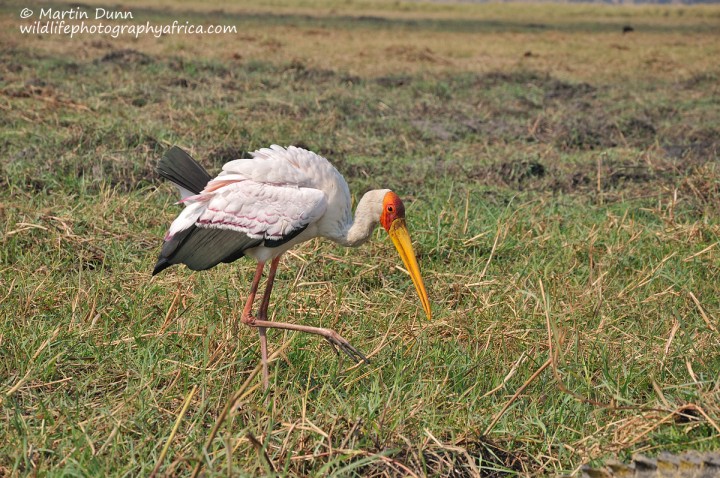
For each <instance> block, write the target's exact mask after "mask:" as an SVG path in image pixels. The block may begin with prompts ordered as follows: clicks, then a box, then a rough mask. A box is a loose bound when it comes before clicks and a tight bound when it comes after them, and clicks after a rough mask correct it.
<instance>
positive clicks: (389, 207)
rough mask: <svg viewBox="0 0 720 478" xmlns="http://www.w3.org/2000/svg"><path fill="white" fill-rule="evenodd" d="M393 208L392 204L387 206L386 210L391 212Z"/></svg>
mask: <svg viewBox="0 0 720 478" xmlns="http://www.w3.org/2000/svg"><path fill="white" fill-rule="evenodd" d="M394 210H395V208H394V207H392V206H388V207H387V212H393V211H394Z"/></svg>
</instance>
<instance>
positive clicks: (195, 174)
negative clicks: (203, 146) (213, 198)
mask: <svg viewBox="0 0 720 478" xmlns="http://www.w3.org/2000/svg"><path fill="white" fill-rule="evenodd" d="M157 172H158V174H160V176H162V177H164V178H165V179H168V180H170V181H172V182H173V183H175V184H176V185H177V186H179V187H181V188H183V189H186V190H187V191H190V192H191V193H193V194H199V193H200V191H202V190H203V189H205V186H206V185H207V183H208V182H210V180H211V179H212V176H210V174H208V172H207V171H206V170H205V168H203V167H202V166H201V165H200V163H198V162H197V161H195V160H194V159H193V158H192V156H190V155H189V154H187V153H186V152H185V151H183V150H182V149H180V148H179V147H177V146H173V147H172V148H170V149H169V150H167V151H166V152H165V155H164V156H163V157H162V158H161V159H160V161H159V162H158V165H157Z"/></svg>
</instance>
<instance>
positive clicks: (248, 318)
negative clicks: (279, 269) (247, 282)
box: [240, 262, 265, 324]
mask: <svg viewBox="0 0 720 478" xmlns="http://www.w3.org/2000/svg"><path fill="white" fill-rule="evenodd" d="M264 268H265V263H264V262H258V265H257V268H256V269H255V276H253V281H252V285H251V286H250V294H248V298H247V301H246V302H245V308H244V309H243V313H242V316H241V317H240V320H241V321H242V323H243V324H252V322H253V321H254V320H255V317H253V316H252V306H253V302H255V294H257V290H258V285H259V284H260V279H262V273H263V269H264Z"/></svg>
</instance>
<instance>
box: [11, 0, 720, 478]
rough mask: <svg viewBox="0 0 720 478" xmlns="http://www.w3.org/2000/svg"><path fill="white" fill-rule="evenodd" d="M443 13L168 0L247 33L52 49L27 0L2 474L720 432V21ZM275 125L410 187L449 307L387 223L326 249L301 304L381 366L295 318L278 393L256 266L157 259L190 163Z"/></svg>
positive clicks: (17, 110)
mask: <svg viewBox="0 0 720 478" xmlns="http://www.w3.org/2000/svg"><path fill="white" fill-rule="evenodd" d="M328 5H330V7H328ZM419 5H420V6H418V5H416V4H414V3H413V4H403V3H400V4H398V5H396V6H395V7H393V8H390V7H388V6H387V5H386V4H384V3H383V4H377V5H376V4H375V3H373V2H370V3H368V4H367V8H368V12H370V13H371V14H372V15H368V16H367V18H365V17H363V18H361V19H358V20H357V21H355V20H353V17H354V16H356V15H357V14H358V11H356V10H355V9H354V8H355V7H353V6H352V5H346V4H341V3H337V4H336V3H334V2H331V3H330V4H328V3H327V2H316V3H313V2H309V3H307V2H306V3H305V4H303V5H302V8H301V9H300V8H299V7H298V10H293V9H292V8H291V6H288V5H285V4H284V3H282V2H278V5H277V6H276V10H272V11H271V12H274V13H275V15H271V16H267V15H262V14H260V13H262V11H258V10H253V9H252V8H249V7H243V6H241V7H238V8H239V10H237V11H235V10H232V9H231V8H230V7H228V6H225V5H223V4H218V6H219V8H220V7H222V8H227V9H228V11H230V12H231V13H229V14H227V15H222V14H218V13H216V12H214V11H212V9H210V10H211V11H209V12H194V13H187V12H192V11H194V10H199V9H201V7H199V6H197V5H195V4H193V3H192V2H186V4H183V7H182V8H181V9H180V10H178V11H171V10H168V11H167V12H162V11H148V12H145V11H144V10H143V11H141V9H140V8H138V10H137V12H139V13H138V15H137V18H136V20H138V21H141V22H142V21H144V19H145V18H149V19H151V20H152V21H155V22H162V21H169V22H171V21H172V20H174V19H178V18H185V17H184V16H183V15H189V16H191V17H192V18H195V19H198V21H205V20H206V19H208V18H209V19H210V20H209V21H211V22H213V23H217V22H221V21H226V22H229V23H235V22H237V23H238V24H242V26H243V32H242V35H241V36H242V39H241V40H240V41H237V42H234V40H232V39H228V38H224V39H221V38H206V37H202V38H200V37H193V38H185V37H172V38H164V39H161V40H155V39H149V38H142V39H140V40H137V41H135V40H132V39H123V38H120V39H110V38H101V39H98V38H78V39H72V40H70V39H55V38H53V39H50V38H37V37H32V38H30V37H26V38H24V37H22V36H20V35H19V34H17V33H16V31H15V29H16V28H17V27H16V25H17V22H18V21H19V20H18V19H17V12H19V10H20V9H21V8H23V7H24V5H19V4H18V5H15V4H13V5H12V6H11V7H0V8H2V9H3V10H2V12H3V15H4V17H3V19H2V23H1V24H0V25H1V26H3V29H2V30H1V31H2V32H3V33H0V38H2V39H3V42H2V45H3V46H2V47H0V109H2V115H0V157H1V158H2V163H1V166H0V186H1V187H0V218H1V219H2V224H3V226H2V229H0V244H1V245H2V247H0V285H1V287H0V357H2V360H0V475H7V476H24V475H40V476H48V475H50V476H55V475H77V476H101V475H108V476H120V475H129V476H144V475H148V474H150V473H151V471H152V470H153V468H154V467H155V466H156V464H157V463H158V461H159V462H160V463H159V467H160V468H159V469H160V471H161V472H162V473H164V474H166V475H167V476H175V475H181V476H188V475H190V474H191V472H192V470H193V469H194V468H196V467H197V466H200V467H201V468H202V471H203V472H204V473H206V476H257V475H272V474H273V471H272V470H275V472H276V474H278V475H281V476H311V475H321V476H324V475H328V476H330V475H332V476H352V475H353V474H354V475H356V476H407V475H413V474H415V475H418V476H424V475H430V476H476V475H477V474H478V473H479V474H481V475H482V476H502V475H505V474H510V475H513V474H515V475H533V476H537V475H555V474H559V473H570V472H572V471H573V470H576V469H577V468H578V467H579V466H580V465H581V464H583V463H592V464H599V463H602V462H603V461H605V460H607V459H609V458H619V459H625V458H628V457H629V456H630V455H632V454H634V453H638V452H642V453H646V454H649V455H653V454H656V453H658V452H659V451H661V450H668V451H672V452H678V451H683V450H688V449H698V450H708V449H717V448H718V447H719V446H720V429H718V424H720V377H718V370H720V353H718V350H720V349H719V348H718V346H719V345H720V333H719V332H718V329H719V328H720V324H719V323H718V317H720V295H719V294H718V286H717V284H718V283H720V277H719V276H720V170H719V169H718V168H719V167H720V166H718V164H719V163H718V159H719V156H718V148H719V146H720V139H719V138H720V114H718V111H720V110H719V109H718V86H717V84H718V83H717V79H718V77H720V70H718V69H717V66H716V65H715V64H714V63H713V61H712V60H711V59H712V58H714V57H715V56H714V54H715V53H716V52H717V49H718V47H717V45H718V44H720V43H718V42H717V39H718V37H717V34H716V33H715V32H717V31H718V30H717V28H714V29H713V28H709V27H708V25H714V26H715V27H716V26H717V23H718V18H720V17H719V16H718V13H717V9H712V8H709V7H705V8H704V9H703V10H695V9H692V8H685V9H684V10H683V11H685V12H686V13H684V14H680V13H678V12H679V11H680V10H677V9H670V8H669V9H667V10H663V9H658V10H657V11H655V10H653V12H654V13H653V14H651V15H650V14H648V10H647V9H630V8H627V9H624V8H623V9H619V10H610V9H605V8H599V7H587V6H583V7H577V8H565V7H563V8H562V9H557V10H554V9H553V7H552V6H533V7H532V8H533V10H534V11H535V12H537V13H538V15H539V16H538V18H540V19H541V20H542V22H543V23H546V24H547V25H548V28H544V29H537V28H530V27H527V25H525V26H524V27H522V31H521V32H510V33H507V30H506V28H505V27H503V25H506V24H507V22H511V21H520V20H513V18H517V14H518V11H517V8H518V7H517V5H507V6H501V5H493V6H491V8H490V9H489V10H487V11H486V12H485V13H483V10H482V9H481V7H480V6H468V5H462V6H452V7H449V8H448V9H446V10H438V9H437V8H436V7H433V6H429V5H425V4H419ZM332 6H335V7H336V8H337V9H336V10H332ZM243 9H245V10H243ZM699 11H700V12H701V13H703V12H704V13H703V14H702V15H700V14H699V13H698V12H699ZM243 12H251V13H253V15H252V16H250V17H247V16H244V13H243ZM613 12H614V13H613ZM617 12H622V14H620V13H617ZM663 12H669V14H668V15H664V14H663ZM143 15H146V16H143ZM384 15H386V16H387V18H388V19H387V20H386V21H384V20H381V19H378V18H380V17H383V16H384ZM577 18H582V22H583V23H582V24H581V26H582V28H580V27H577V28H571V27H570V26H569V25H572V23H573V21H574V19H577ZM521 20H522V18H521ZM474 21H475V22H480V23H479V24H483V25H484V23H482V22H488V23H487V25H495V26H494V27H493V28H489V29H483V28H480V29H479V31H477V30H476V29H475V26H477V25H475V26H473V23H472V22H474ZM492 22H499V23H492ZM503 22H505V23H503ZM625 22H628V23H635V24H647V25H649V26H648V28H646V29H644V30H643V29H638V30H637V31H636V32H634V33H633V34H631V35H627V36H621V34H620V33H617V32H615V34H614V36H612V35H613V33H612V32H613V30H612V28H614V26H620V27H621V26H622V24H623V23H625ZM398 25H401V26H402V25H404V26H402V32H400V33H398V32H395V33H393V31H392V29H393V28H396V27H398ZM448 25H452V28H450V27H448ZM457 25H466V26H467V28H465V29H462V28H461V29H460V31H456V28H455V27H456V26H457ZM468 25H469V26H468ZM498 25H499V26H498ZM609 25H614V26H613V27H611V26H609ZM694 25H695V26H698V28H697V29H694V28H693V26H694ZM495 35H496V36H497V38H496V37H495ZM557 35H562V36H563V38H565V39H566V40H567V42H565V43H562V44H560V45H559V46H558V43H557V41H556V39H557ZM357 37H359V38H360V39H361V40H362V41H358V38H357ZM413 39H414V40H413ZM55 40H57V41H55ZM480 40H484V41H485V43H483V41H480ZM493 40H494V42H493ZM418 41H419V42H421V43H420V46H411V45H413V44H414V42H418ZM233 42H234V43H233ZM323 42H329V43H332V45H329V46H328V48H330V50H329V52H328V53H327V54H325V52H324V51H323V50H322V49H321V46H320V45H322V44H323ZM363 42H366V43H363ZM422 42H425V43H422ZM488 42H489V43H488ZM358 44H359V45H360V46H358ZM363 44H364V45H366V48H364V49H363V47H362V45H363ZM553 44H554V45H556V46H555V47H552V48H555V49H557V50H558V51H557V52H554V51H553V50H552V48H551V47H550V46H548V45H553ZM531 50H532V51H531ZM343 51H345V53H343ZM525 51H531V55H529V56H527V57H525V56H523V53H524V52H525ZM359 52H364V53H363V54H366V55H367V56H364V57H362V56H358V54H359ZM538 52H540V53H539V54H538ZM235 54H237V55H235ZM234 55H235V56H234ZM538 55H539V56H538ZM628 65H641V67H638V68H635V69H632V68H628ZM272 143H277V144H295V145H298V146H304V147H307V148H309V149H312V150H315V151H317V152H318V153H321V154H323V155H325V156H327V157H328V158H329V159H330V160H331V161H333V162H334V164H336V165H337V167H338V168H339V169H340V171H341V172H343V174H344V175H345V177H346V178H347V179H348V182H349V183H350V187H351V190H352V193H353V195H354V197H355V198H358V197H359V196H360V195H361V194H362V193H363V192H364V191H366V190H367V189H370V188H375V187H390V188H393V189H394V190H395V191H396V192H398V193H399V194H400V195H401V196H402V197H403V198H404V199H405V201H406V205H407V214H408V222H409V226H410V229H411V233H412V236H413V239H414V241H415V247H416V252H418V255H419V262H420V265H421V268H422V270H423V275H424V277H425V282H426V285H427V287H428V292H429V294H430V298H431V302H432V304H433V311H434V315H435V317H434V319H433V321H431V322H428V321H427V320H426V319H425V318H424V314H423V311H422V308H421V307H420V306H419V303H418V301H417V298H416V294H415V291H414V289H413V287H412V283H411V282H410V280H409V277H408V276H407V275H406V274H404V273H403V272H402V271H401V270H400V269H398V267H397V266H398V265H399V264H400V261H399V260H398V258H397V257H396V254H395V253H394V251H393V250H392V247H391V246H390V241H389V240H388V239H387V237H386V234H385V233H384V232H383V231H378V232H377V233H376V234H375V235H374V236H373V239H372V240H371V241H370V242H369V243H368V244H366V245H364V246H363V247H361V248H359V249H356V250H346V249H343V248H340V247H338V246H335V245H333V244H331V243H328V242H320V241H313V242H311V243H308V244H305V245H303V246H302V247H300V248H298V249H297V250H296V251H294V252H293V253H292V254H288V255H286V256H285V258H284V260H283V261H282V265H281V268H280V270H279V272H278V280H277V282H276V289H275V293H274V296H273V301H272V305H271V313H272V318H273V319H275V320H283V321H290V322H296V323H302V324H307V325H317V326H323V327H331V328H334V329H335V330H337V331H338V332H339V333H341V334H342V335H343V336H344V337H346V338H347V339H349V340H350V341H351V342H352V343H353V345H355V346H356V347H357V348H359V349H360V350H362V351H363V352H365V353H366V354H368V355H370V356H371V360H372V362H371V363H370V364H369V365H363V366H359V367H354V366H353V364H351V363H349V362H348V360H347V359H344V358H343V357H337V356H336V355H335V354H334V352H333V350H332V349H331V348H330V347H329V346H328V344H327V343H325V342H323V341H321V340H320V339H318V338H316V337H312V336H304V335H301V334H294V333H282V332H278V331H270V332H269V341H270V347H271V352H273V351H280V353H279V355H278V357H277V359H276V360H275V361H274V362H273V365H272V367H271V386H270V390H269V392H268V393H267V394H264V393H263V392H262V389H261V386H260V381H259V380H258V379H257V377H252V374H253V373H256V372H257V365H258V362H259V347H258V340H257V333H256V332H255V331H254V330H251V329H249V328H246V327H245V326H243V325H242V324H240V323H239V322H238V319H239V317H240V311H241V308H242V306H243V304H244V300H245V294H246V293H247V289H248V286H249V282H250V279H251V274H252V271H253V269H254V264H253V263H252V262H251V261H249V260H242V261H239V262H236V263H234V264H231V265H221V266H219V267H217V268H215V269H213V270H210V271H206V272H202V273H191V272H190V271H188V270H187V269H185V268H183V267H177V268H174V269H171V270H168V271H166V272H164V273H163V274H161V275H159V276H157V277H155V278H151V276H150V271H151V270H152V266H153V264H154V261H155V259H156V257H157V254H158V252H159V246H160V243H161V241H162V237H163V235H164V233H165V231H166V228H167V227H168V225H169V223H170V222H171V221H172V219H173V217H174V216H175V215H176V214H177V212H178V211H179V207H178V206H175V205H174V204H173V203H174V201H175V200H176V198H175V193H174V191H173V189H172V188H171V186H170V185H168V184H166V183H164V182H163V181H161V180H159V178H158V177H157V175H156V174H155V172H154V166H155V163H156V162H157V160H158V159H159V157H160V156H161V155H162V153H163V152H164V151H165V150H166V149H167V148H168V147H169V146H171V145H173V144H179V145H181V146H183V147H185V148H186V149H188V150H189V151H191V152H192V154H193V155H194V156H195V157H197V158H198V159H199V160H200V161H201V162H202V163H203V164H204V165H205V166H207V167H208V169H210V170H212V171H217V170H219V168H220V166H221V165H222V164H223V163H224V162H226V161H228V160H230V159H235V158H237V157H240V156H242V155H245V154H247V151H252V150H254V149H257V148H260V147H264V146H267V145H269V144H272ZM538 371H539V373H536V372H538ZM248 377H250V378H251V380H249V381H248V382H247V383H246V380H247V379H248ZM516 392H520V393H517V394H516ZM233 397H235V398H237V401H235V402H234V403H231V404H230V405H232V406H231V408H230V411H229V413H228V414H227V416H223V414H222V412H223V410H224V409H225V408H226V406H227V405H228V401H230V400H232V399H233ZM186 400H187V408H186V409H185V411H184V413H183V414H182V415H181V410H183V405H184V404H185V402H186ZM223 417H224V419H223ZM178 420H181V421H179V422H178ZM216 425H217V426H218V428H217V431H216V433H215V434H213V433H212V430H213V427H215V426H216ZM176 426H177V428H176ZM170 438H172V439H171V440H170V443H169V447H168V451H167V454H165V455H164V456H163V457H162V460H160V458H161V454H162V451H163V448H164V447H165V445H166V443H167V442H168V440H169V439H170ZM209 438H212V440H211V441H210V443H209V446H207V448H206V447H205V445H204V444H205V443H206V442H207V441H208V439H209ZM258 444H259V446H258Z"/></svg>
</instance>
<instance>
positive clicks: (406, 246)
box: [380, 191, 432, 319]
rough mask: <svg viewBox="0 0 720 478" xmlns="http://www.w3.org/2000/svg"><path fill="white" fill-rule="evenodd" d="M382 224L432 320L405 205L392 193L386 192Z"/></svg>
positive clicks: (381, 215)
mask: <svg viewBox="0 0 720 478" xmlns="http://www.w3.org/2000/svg"><path fill="white" fill-rule="evenodd" d="M380 224H381V225H382V227H383V228H385V230H386V231H387V232H388V235H389V236H390V239H392V241H393V244H395V248H396V249H397V251H398V254H400V258H401V259H402V261H403V264H405V268H406V269H407V270H408V272H409V273H410V278H411V279H412V281H413V284H414V285H415V290H417V293H418V295H419V296H420V302H421V303H422V306H423V309H425V313H426V314H427V316H428V319H430V318H432V313H431V312H430V300H429V299H428V295H427V292H426V291H425V284H423V280H422V276H421V275H420V268H419V267H418V263H417V259H416V258H415V251H414V250H413V247H412V242H411V241H410V233H409V232H408V228H407V224H405V205H404V204H403V202H402V201H401V200H400V197H399V196H398V195H397V194H395V193H394V192H392V191H388V192H386V193H385V196H384V197H383V202H382V213H381V214H380Z"/></svg>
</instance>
